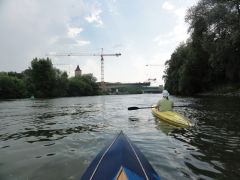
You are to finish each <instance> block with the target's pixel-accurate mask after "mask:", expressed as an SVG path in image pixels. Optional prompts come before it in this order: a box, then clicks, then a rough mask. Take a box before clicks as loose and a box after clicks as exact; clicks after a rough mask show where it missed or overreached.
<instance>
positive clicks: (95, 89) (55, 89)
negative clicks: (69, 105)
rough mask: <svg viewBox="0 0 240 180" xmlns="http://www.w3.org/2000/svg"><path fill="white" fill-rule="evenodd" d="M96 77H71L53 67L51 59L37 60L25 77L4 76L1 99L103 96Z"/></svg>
mask: <svg viewBox="0 0 240 180" xmlns="http://www.w3.org/2000/svg"><path fill="white" fill-rule="evenodd" d="M96 81H97V79H96V78H95V77H94V76H93V75H92V74H84V75H82V76H77V77H70V78H69V77H68V75H67V73H66V72H62V71H60V70H59V69H56V68H54V67H53V65H52V62H51V60H50V59H49V58H47V59H38V58H34V59H33V60H32V62H31V67H29V68H28V69H26V70H25V71H23V72H21V73H16V72H0V99H5V98H26V97H31V96H34V97H37V98H52V97H66V96H91V95H97V94H99V93H100V91H99V86H98V84H97V82H96Z"/></svg>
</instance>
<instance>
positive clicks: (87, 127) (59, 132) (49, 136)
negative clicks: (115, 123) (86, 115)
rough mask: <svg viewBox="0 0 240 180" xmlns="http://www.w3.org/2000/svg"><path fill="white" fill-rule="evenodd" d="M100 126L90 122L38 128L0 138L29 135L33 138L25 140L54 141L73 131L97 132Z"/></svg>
mask: <svg viewBox="0 0 240 180" xmlns="http://www.w3.org/2000/svg"><path fill="white" fill-rule="evenodd" d="M99 128H102V126H101V127H100V126H99V125H92V124H82V125H81V126H76V127H73V128H65V129H39V130H35V131H34V130H31V131H26V132H18V133H13V134H10V135H8V134H6V135H2V136H1V137H0V140H2V141H7V140H10V139H14V140H18V139H21V138H26V137H30V138H32V139H33V140H27V142H29V143H34V142H37V141H55V140H59V139H62V138H64V137H66V136H67V135H70V134H73V133H82V132H85V131H89V132H97V131H98V129H99Z"/></svg>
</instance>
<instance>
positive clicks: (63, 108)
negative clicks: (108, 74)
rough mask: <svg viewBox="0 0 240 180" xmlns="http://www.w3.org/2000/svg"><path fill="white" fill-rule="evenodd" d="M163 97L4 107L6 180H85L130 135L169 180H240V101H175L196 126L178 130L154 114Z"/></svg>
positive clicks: (0, 106) (0, 119)
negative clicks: (108, 149) (101, 155)
mask: <svg viewBox="0 0 240 180" xmlns="http://www.w3.org/2000/svg"><path fill="white" fill-rule="evenodd" d="M159 98H161V95H160V94H159V95H156V94H141V95H118V96H94V97H76V98H57V99H41V100H28V99H27V100H26V99H25V100H11V101H0V179H3V180H5V179H6V180H22V179H23V180H30V179H35V180H38V179H39V180H40V179H69V180H73V179H79V178H80V177H81V175H82V174H83V172H84V170H85V169H86V168H87V166H88V165H89V163H90V162H91V160H92V159H93V158H94V157H95V156H96V155H97V153H98V152H99V151H100V150H101V149H102V148H103V147H104V146H105V145H107V144H108V143H109V142H110V141H111V140H112V139H113V138H114V136H115V135H116V134H118V133H119V132H120V130H123V132H124V133H125V134H127V136H128V137H129V138H130V139H131V140H132V141H133V142H134V143H135V144H136V145H137V146H138V147H139V149H140V150H141V151H142V152H143V154H144V155H145V156H146V157H147V159H148V160H149V161H150V163H151V164H152V166H153V167H154V169H155V170H156V171H157V172H158V173H159V175H160V176H161V177H162V179H231V180H234V179H236V180H238V179H239V178H240V99H239V98H227V97H224V98H219V97H218V98H210V97H209V98H182V97H174V96H171V99H172V100H173V101H174V102H175V105H184V106H186V107H178V108H175V110H176V111H177V112H179V113H181V114H183V115H185V116H186V117H188V118H189V119H191V121H192V122H193V123H194V124H195V126H194V127H193V128H190V129H177V128H174V127H172V126H170V125H168V124H165V123H163V122H160V121H159V120H157V119H155V118H154V117H153V115H152V114H151V111H150V109H142V110H136V111H128V110H127V108H128V107H130V106H139V107H142V106H151V105H152V104H154V103H156V101H157V100H158V99H159Z"/></svg>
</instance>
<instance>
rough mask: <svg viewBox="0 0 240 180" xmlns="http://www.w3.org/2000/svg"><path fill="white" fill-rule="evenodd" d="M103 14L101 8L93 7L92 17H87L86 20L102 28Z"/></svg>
mask: <svg viewBox="0 0 240 180" xmlns="http://www.w3.org/2000/svg"><path fill="white" fill-rule="evenodd" d="M101 13H102V10H101V9H100V8H99V7H97V6H96V5H94V6H93V7H92V10H91V12H90V15H88V16H86V17H85V20H86V21H87V22H89V23H96V25H97V26H102V25H103V21H102V18H101Z"/></svg>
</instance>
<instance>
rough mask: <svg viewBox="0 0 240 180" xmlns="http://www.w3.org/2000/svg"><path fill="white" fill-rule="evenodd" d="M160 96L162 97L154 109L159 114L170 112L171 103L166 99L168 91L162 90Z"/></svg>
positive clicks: (171, 108)
mask: <svg viewBox="0 0 240 180" xmlns="http://www.w3.org/2000/svg"><path fill="white" fill-rule="evenodd" d="M162 96H163V98H162V99H160V100H159V101H158V103H157V106H156V108H157V109H158V110H159V111H161V112H163V111H172V110H173V102H172V101H171V100H169V99H168V97H169V93H168V91H167V90H163V92H162Z"/></svg>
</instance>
